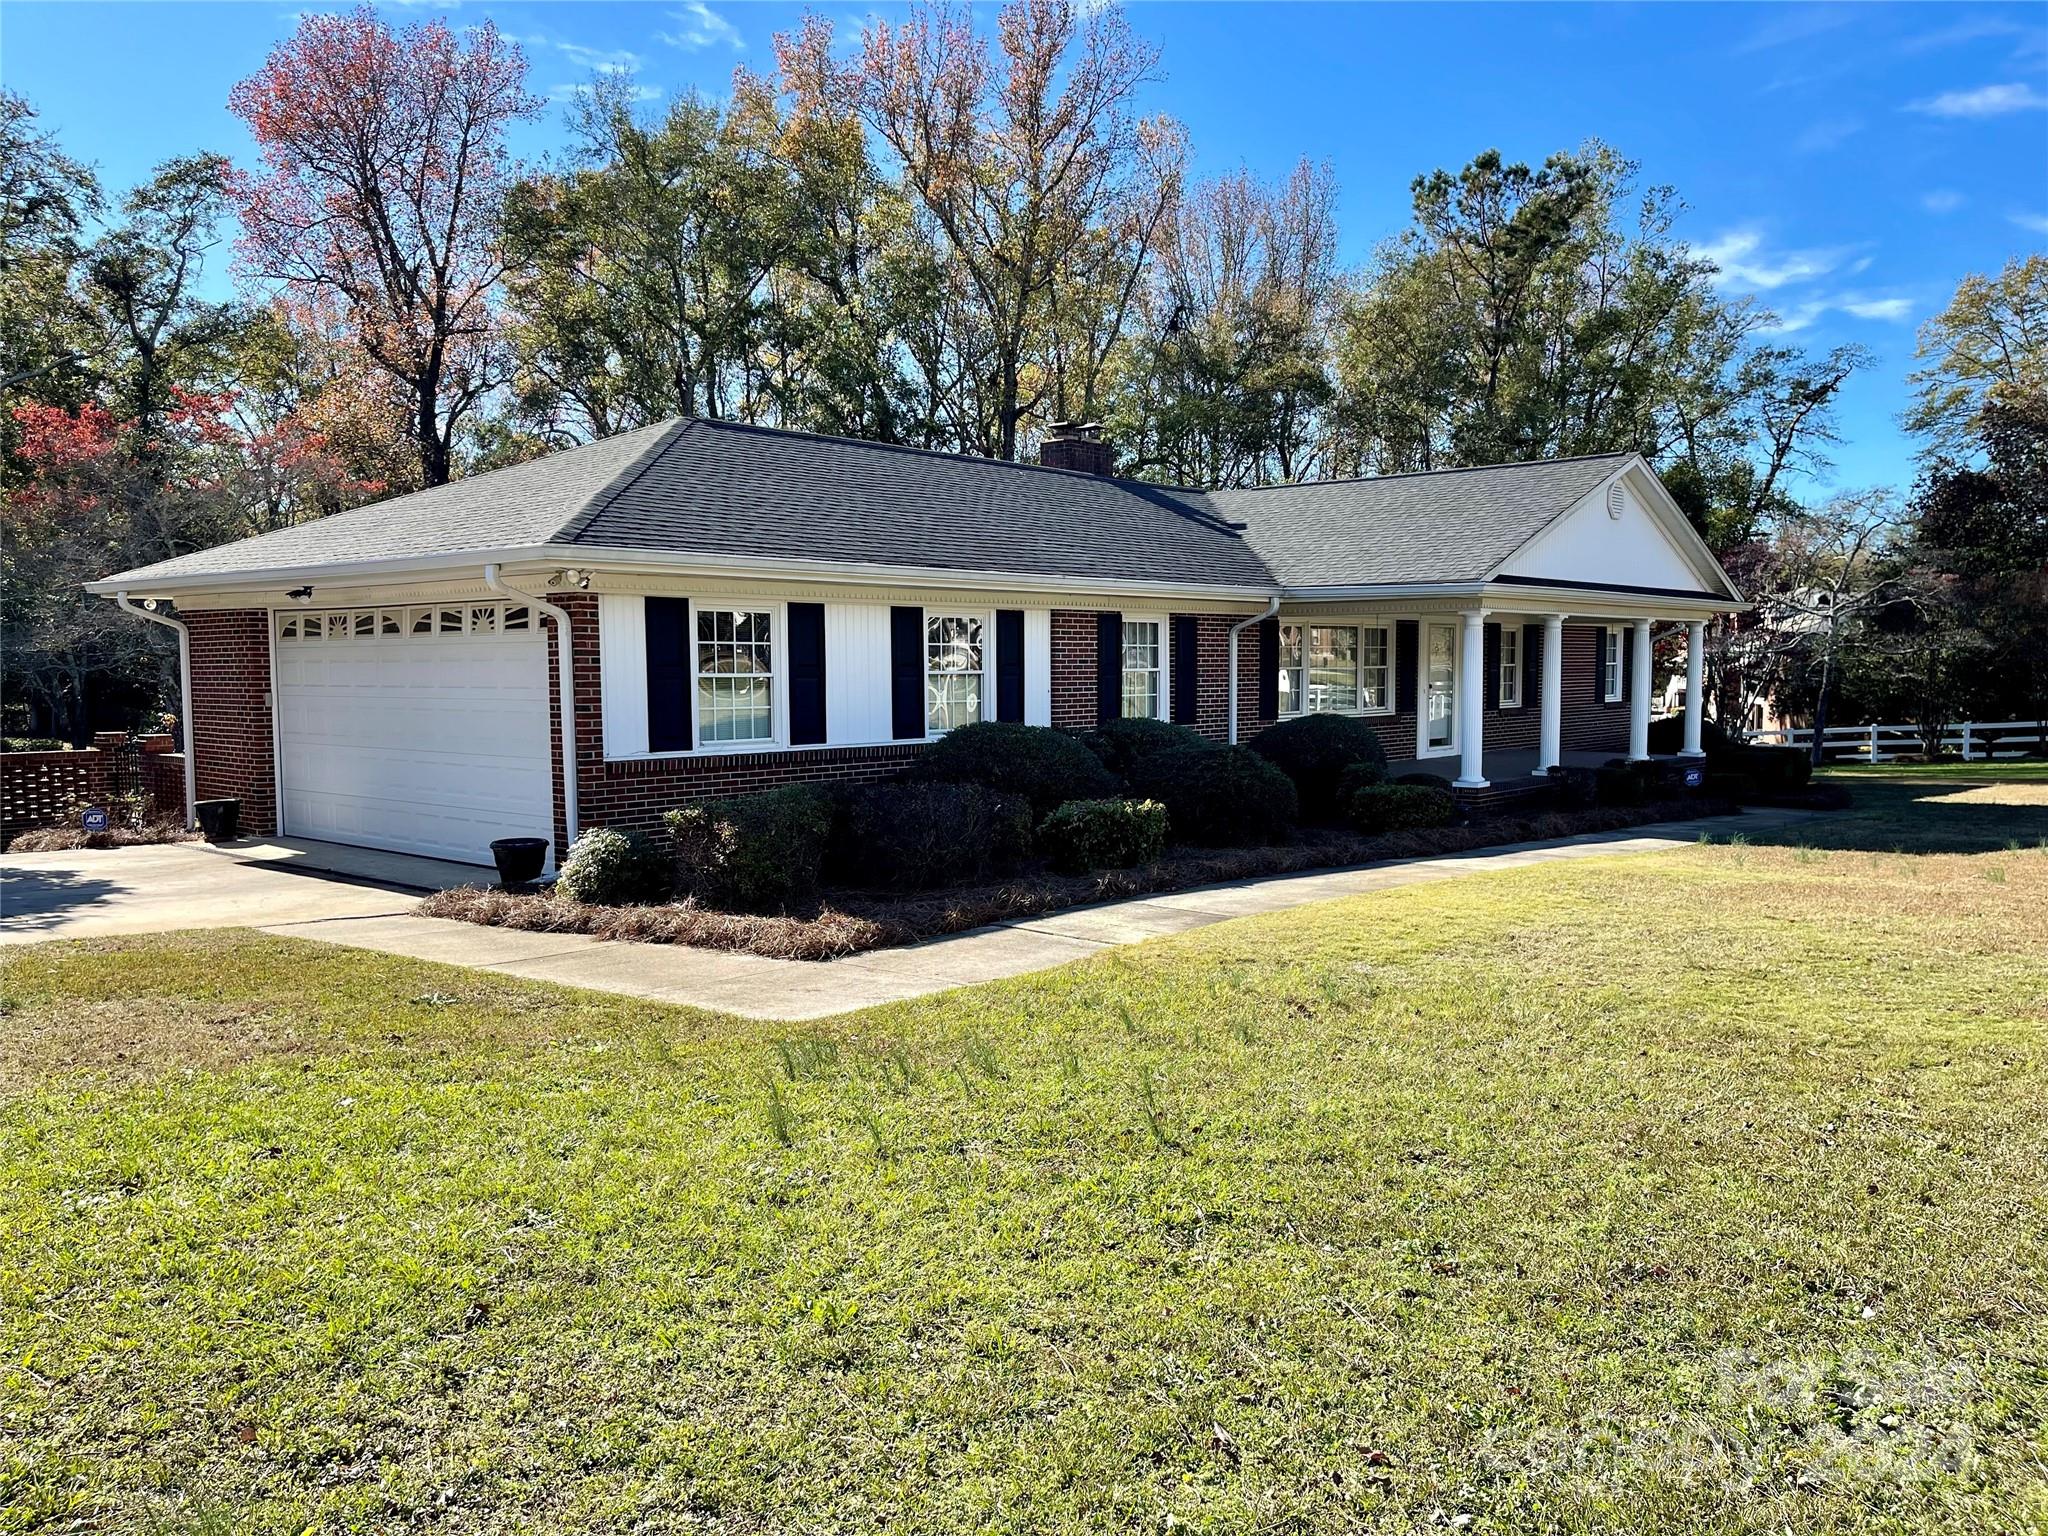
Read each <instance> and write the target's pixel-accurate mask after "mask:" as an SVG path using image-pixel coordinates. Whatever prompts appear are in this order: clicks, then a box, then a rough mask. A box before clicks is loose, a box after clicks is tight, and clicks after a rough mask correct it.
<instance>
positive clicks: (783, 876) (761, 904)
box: [662, 784, 832, 913]
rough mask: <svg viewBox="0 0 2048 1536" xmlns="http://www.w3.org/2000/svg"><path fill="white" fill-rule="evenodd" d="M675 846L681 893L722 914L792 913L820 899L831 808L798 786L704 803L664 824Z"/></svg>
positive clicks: (815, 792) (814, 792)
mask: <svg viewBox="0 0 2048 1536" xmlns="http://www.w3.org/2000/svg"><path fill="white" fill-rule="evenodd" d="M662 821H663V824H664V825H665V826H667V828H668V831H669V836H670V838H671V839H673V841H674V844H675V869H676V891H677V893H678V894H679V895H683V896H691V897H694V898H695V899H696V900H697V901H698V902H699V903H701V904H702V905H704V906H708V907H716V908H718V909H719V910H720V911H725V912H771V913H773V912H790V911H794V910H797V909H799V908H802V907H807V906H809V905H810V904H811V903H812V902H814V901H815V900H816V899H817V895H818V875H819V872H820V871H821V870H822V869H823V867H824V863H825V846H826V844H827V843H828V842H829V841H830V839H831V836H832V802H831V800H830V799H829V798H828V797H827V796H826V795H825V794H824V793H823V792H822V791H820V790H817V789H814V788H812V787H810V786H809V785H804V784H793V785H790V786H789V787H787V788H784V789H769V790H763V791H761V792H760V793H759V794H752V795H733V796H730V797H728V798H726V799H722V800H706V801H704V802H702V803H701V804H698V805H691V806H685V807H684V808H683V809H681V810H679V811H670V812H669V813H668V814H667V815H666V816H664V817H663V818H662Z"/></svg>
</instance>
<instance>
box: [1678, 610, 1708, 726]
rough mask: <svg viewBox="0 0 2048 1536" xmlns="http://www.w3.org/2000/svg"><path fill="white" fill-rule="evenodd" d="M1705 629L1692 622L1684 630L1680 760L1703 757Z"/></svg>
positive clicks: (1694, 621)
mask: <svg viewBox="0 0 2048 1536" xmlns="http://www.w3.org/2000/svg"><path fill="white" fill-rule="evenodd" d="M1706 668H1707V626H1706V623H1705V621H1703V620H1700V619H1694V620H1693V621H1692V622H1691V623H1690V624H1688V625H1686V626H1685V746H1684V748H1683V749H1682V750H1681V751H1680V752H1679V754H1678V755H1679V756H1680V757H1705V756H1706V755H1707V754H1706V749H1705V748H1704V747H1702V746H1701V745H1700V719H1701V716H1702V714H1703V713H1704V711H1705V710H1706V707H1707V701H1706V698H1705V693H1706Z"/></svg>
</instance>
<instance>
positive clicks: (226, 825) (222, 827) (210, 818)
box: [192, 800, 242, 843]
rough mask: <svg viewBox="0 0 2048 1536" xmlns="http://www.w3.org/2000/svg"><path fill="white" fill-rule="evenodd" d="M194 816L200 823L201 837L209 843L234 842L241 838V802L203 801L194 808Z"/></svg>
mask: <svg viewBox="0 0 2048 1536" xmlns="http://www.w3.org/2000/svg"><path fill="white" fill-rule="evenodd" d="M192 814H193V816H195V817H196V818H197V819H198V821H199V831H200V835H201V836H203V837H204V838H205V839H206V840H207V841H208V842H209V843H228V842H233V841H234V840H235V839H236V838H237V837H239V836H241V830H242V802H241V801H239V800H201V801H199V802H198V803H196V804H195V805H194V806H193V807H192Z"/></svg>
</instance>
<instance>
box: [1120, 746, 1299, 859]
mask: <svg viewBox="0 0 2048 1536" xmlns="http://www.w3.org/2000/svg"><path fill="white" fill-rule="evenodd" d="M1131 789H1132V790H1133V792H1135V793H1136V794H1139V795H1142V796H1143V797H1145V798H1146V799H1149V800H1157V801H1158V802H1159V803H1160V804H1162V805H1164V806H1165V807H1166V815H1167V819H1168V821H1169V822H1170V823H1171V825H1172V828H1173V835H1174V836H1175V837H1176V838H1178V839H1179V840H1180V841H1182V842H1184V843H1199V844H1201V845H1203V846H1205V847H1210V848H1248V847H1252V846H1255V845H1257V844H1260V843H1277V842H1284V841H1286V840H1287V838H1288V836H1289V835H1290V833H1291V830H1292V827H1293V823H1294V820H1295V818H1296V816H1297V815H1299V814H1300V809H1301V802H1300V800H1299V798H1298V797H1297V796H1296V794H1295V791H1294V782H1293V781H1292V780H1291V779H1289V778H1288V777H1287V775H1286V774H1284V773H1282V772H1281V771H1280V770H1279V769H1278V768H1275V767H1274V766H1273V765H1272V764H1271V763H1269V762H1267V761H1266V759H1265V758H1263V757H1261V756H1259V754H1258V753H1256V752H1253V751H1251V750H1250V749H1249V748H1246V747H1204V748H1200V749H1196V750H1184V751H1180V752H1162V753H1160V754H1159V755H1158V756H1157V757H1147V758H1140V759H1139V760H1138V762H1137V763H1136V764H1134V765H1133V767H1132V769H1131Z"/></svg>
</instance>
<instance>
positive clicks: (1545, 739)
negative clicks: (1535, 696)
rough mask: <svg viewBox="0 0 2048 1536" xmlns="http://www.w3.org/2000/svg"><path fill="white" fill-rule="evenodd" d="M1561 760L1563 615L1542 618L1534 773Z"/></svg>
mask: <svg viewBox="0 0 2048 1536" xmlns="http://www.w3.org/2000/svg"><path fill="white" fill-rule="evenodd" d="M1563 761H1564V615H1563V614H1561V613H1552V614H1546V615H1544V619H1543V719H1542V724H1541V725H1540V726H1539V727H1538V729H1537V734H1536V774H1537V777H1539V778H1540V777H1542V776H1543V775H1544V774H1546V773H1548V772H1549V771H1550V770H1551V769H1553V768H1555V767H1556V766H1557V765H1558V764H1559V763H1561V762H1563Z"/></svg>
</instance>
